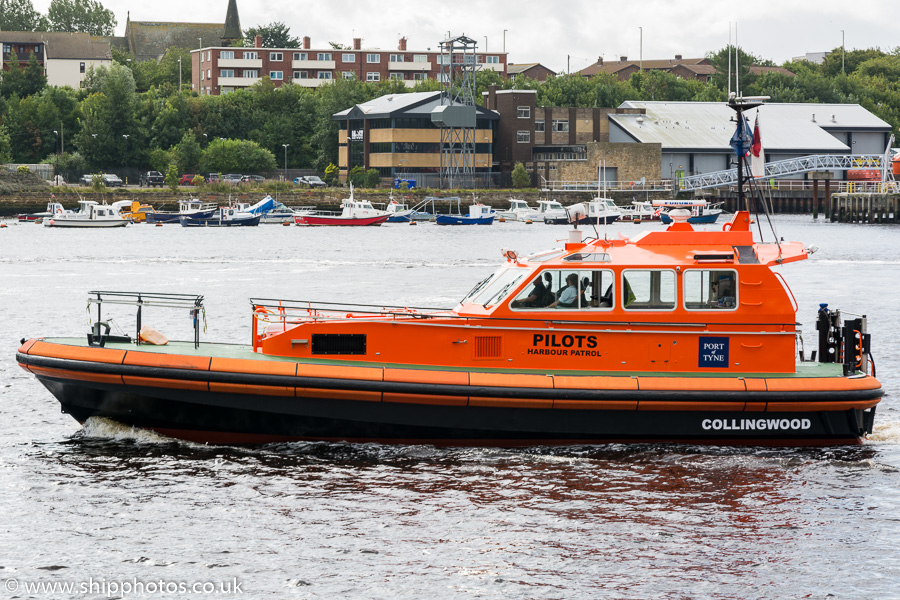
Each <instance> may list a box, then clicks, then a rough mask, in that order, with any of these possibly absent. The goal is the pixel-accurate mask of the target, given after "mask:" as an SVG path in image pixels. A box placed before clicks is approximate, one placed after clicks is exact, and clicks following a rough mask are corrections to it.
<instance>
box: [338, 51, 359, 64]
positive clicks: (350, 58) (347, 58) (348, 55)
mask: <svg viewBox="0 0 900 600" xmlns="http://www.w3.org/2000/svg"><path fill="white" fill-rule="evenodd" d="M341 62H345V63H348V62H352V63H355V62H356V55H355V54H353V53H352V52H345V53H343V54H341Z"/></svg>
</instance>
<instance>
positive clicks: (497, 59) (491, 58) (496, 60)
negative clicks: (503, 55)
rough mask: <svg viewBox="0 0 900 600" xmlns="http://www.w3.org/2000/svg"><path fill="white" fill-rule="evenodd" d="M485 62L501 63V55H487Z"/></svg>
mask: <svg viewBox="0 0 900 600" xmlns="http://www.w3.org/2000/svg"><path fill="white" fill-rule="evenodd" d="M484 62H486V63H488V64H491V65H496V64H499V63H500V57H499V56H485V57H484Z"/></svg>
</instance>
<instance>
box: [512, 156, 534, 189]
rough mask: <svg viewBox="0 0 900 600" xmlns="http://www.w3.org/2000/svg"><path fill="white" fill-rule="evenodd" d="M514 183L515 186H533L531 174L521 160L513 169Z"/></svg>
mask: <svg viewBox="0 0 900 600" xmlns="http://www.w3.org/2000/svg"><path fill="white" fill-rule="evenodd" d="M512 185H513V187H514V188H527V187H531V175H529V174H528V171H526V170H525V165H523V164H522V163H520V162H517V163H516V166H515V167H513V170H512Z"/></svg>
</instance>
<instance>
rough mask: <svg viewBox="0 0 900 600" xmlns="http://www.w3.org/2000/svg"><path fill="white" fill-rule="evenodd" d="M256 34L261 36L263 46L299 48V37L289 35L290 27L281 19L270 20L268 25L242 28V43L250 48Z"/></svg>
mask: <svg viewBox="0 0 900 600" xmlns="http://www.w3.org/2000/svg"><path fill="white" fill-rule="evenodd" d="M256 36H259V37H261V38H262V47H263V48H299V47H300V38H296V37H292V36H291V29H290V27H288V26H286V25H285V24H284V23H282V22H281V21H272V22H271V23H269V24H268V25H257V26H256V27H251V28H250V29H245V30H244V41H243V45H244V46H245V47H247V48H252V47H253V46H254V45H255V43H254V39H255V38H256Z"/></svg>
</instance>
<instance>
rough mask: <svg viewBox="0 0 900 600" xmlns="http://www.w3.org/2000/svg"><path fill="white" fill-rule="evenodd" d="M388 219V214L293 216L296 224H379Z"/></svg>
mask: <svg viewBox="0 0 900 600" xmlns="http://www.w3.org/2000/svg"><path fill="white" fill-rule="evenodd" d="M387 219H388V215H377V216H374V217H337V216H336V217H327V216H319V215H298V216H296V217H294V221H295V222H296V223H297V225H337V226H348V225H353V226H367V225H381V224H382V223H384V222H385V221H386V220H387Z"/></svg>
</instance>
